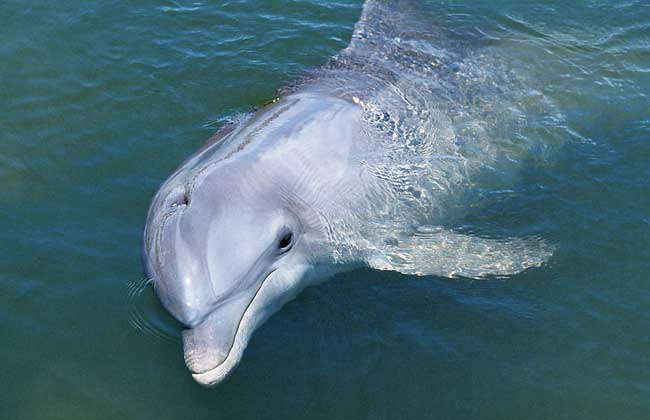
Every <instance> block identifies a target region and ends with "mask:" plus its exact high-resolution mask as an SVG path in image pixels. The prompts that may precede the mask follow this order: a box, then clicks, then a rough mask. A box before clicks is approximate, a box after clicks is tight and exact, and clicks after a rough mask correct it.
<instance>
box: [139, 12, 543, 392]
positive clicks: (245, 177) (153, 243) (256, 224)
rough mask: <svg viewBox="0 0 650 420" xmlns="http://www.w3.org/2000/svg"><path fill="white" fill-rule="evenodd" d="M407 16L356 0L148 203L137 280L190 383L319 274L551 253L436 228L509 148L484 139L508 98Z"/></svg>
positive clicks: (427, 271)
mask: <svg viewBox="0 0 650 420" xmlns="http://www.w3.org/2000/svg"><path fill="white" fill-rule="evenodd" d="M408 7H410V6H408ZM407 10H411V9H408V8H407V6H404V5H403V4H402V3H401V2H399V1H393V2H390V1H368V2H366V4H365V5H364V8H363V12H362V16H361V18H360V20H359V22H358V23H357V24H356V26H355V30H354V33H353V36H352V41H351V43H350V45H349V46H348V47H347V48H346V49H344V50H343V51H341V52H340V53H339V54H337V55H336V56H335V57H334V58H332V59H331V60H330V62H329V63H328V64H327V65H326V66H325V67H324V68H322V69H319V70H317V71H315V72H314V74H313V75H311V76H309V77H306V78H305V80H302V81H301V82H299V83H297V84H296V85H295V86H293V87H291V88H289V89H286V91H285V92H284V93H283V94H282V95H281V96H280V97H278V98H277V99H276V100H274V101H273V102H272V103H270V104H268V105H266V106H264V107H263V108H262V109H260V110H258V111H257V112H256V113H254V114H253V115H251V116H249V117H248V118H246V119H245V120H244V121H241V122H240V123H239V124H237V125H234V126H228V127H226V128H224V129H222V130H220V132H218V133H217V134H216V135H215V136H214V137H213V138H212V139H210V141H209V142H208V144H207V145H206V146H205V147H204V148H203V149H202V150H200V151H199V152H197V153H196V154H195V155H194V156H192V157H191V158H190V159H189V160H187V161H186V162H185V163H184V164H183V165H182V166H181V167H180V168H179V169H178V170H177V171H176V172H175V173H174V174H173V175H172V176H171V177H170V178H169V179H168V180H167V181H166V182H165V183H164V184H163V185H162V186H161V188H160V190H159V191H158V193H157V194H156V196H155V197H154V199H153V202H152V203H151V207H150V209H149V212H148V216H147V223H146V227H145V234H144V245H143V248H144V252H143V254H144V261H145V266H146V271H147V273H148V276H150V278H151V279H152V281H153V284H154V288H155V291H156V293H157V295H158V297H159V299H160V301H161V302H162V304H163V306H164V307H165V308H166V309H167V310H168V311H169V312H170V313H171V314H172V315H173V316H174V317H175V318H176V319H177V320H178V321H180V322H181V323H182V324H183V325H184V326H185V328H186V329H185V330H184V331H183V333H182V338H183V349H184V355H185V362H186V364H187V367H188V368H189V370H190V371H191V372H192V376H193V377H194V379H195V380H196V381H197V382H199V383H200V384H203V385H208V386H209V385H214V384H217V383H219V382H220V381H222V380H223V379H224V378H225V377H226V376H227V375H228V374H230V373H231V372H232V370H233V369H234V367H235V366H236V365H237V364H238V362H239V361H240V360H241V357H242V353H243V351H244V349H245V347H246V345H247V343H248V342H249V339H250V337H251V335H252V333H253V331H255V329H256V328H257V327H258V326H260V324H262V323H263V322H264V321H265V320H266V319H267V318H268V317H269V316H270V315H271V314H273V313H274V312H276V311H277V310H278V309H279V308H280V307H281V306H282V305H283V304H284V303H286V302H288V301H289V300H291V299H293V298H294V297H295V296H296V295H297V294H298V293H299V292H300V291H301V290H303V289H304V288H305V287H307V286H310V285H314V284H316V283H318V282H321V281H323V280H325V279H327V278H328V277H330V276H332V275H333V274H335V273H338V272H342V271H346V270H350V269H353V268H356V267H364V266H365V267H372V268H375V269H380V270H394V271H398V272H401V273H405V274H411V275H437V276H446V277H456V276H463V277H470V278H481V277H485V276H491V275H495V276H508V275H512V274H515V273H518V272H520V271H522V270H524V269H526V268H528V267H533V266H539V265H541V264H543V263H544V262H545V261H546V260H547V259H548V257H549V256H550V255H551V250H550V248H549V247H548V246H547V245H545V243H544V242H543V241H542V240H540V239H531V238H524V239H515V238H498V239H497V238H486V237H479V236H474V235H468V234H464V233H462V232H460V231H458V230H453V229H449V228H444V227H442V226H444V225H445V223H446V222H448V221H449V220H450V219H449V217H450V216H449V213H450V212H454V211H456V210H457V209H458V207H461V206H462V197H463V191H464V190H466V189H467V188H468V187H469V186H470V185H471V184H472V183H473V182H474V180H475V177H478V176H480V174H482V173H485V172H486V171H488V172H489V169H490V168H493V167H495V166H496V165H498V164H499V163H500V162H504V165H506V166H507V165H508V164H509V163H511V162H512V161H513V159H512V156H510V155H509V154H512V153H518V152H517V150H515V149H516V148H508V147H505V148H504V147H501V148H499V147H497V146H495V141H494V136H495V134H494V130H491V128H492V127H494V126H496V124H495V123H494V121H495V120H496V119H498V118H499V117H495V115H497V114H498V115H502V114H510V113H514V112H516V110H514V104H515V103H516V100H513V95H508V94H507V92H506V93H504V92H500V94H499V95H493V92H492V91H490V89H491V86H493V85H494V84H495V83H494V80H496V79H489V78H488V77H487V76H486V73H485V68H486V66H487V64H486V65H482V64H481V62H480V60H479V61H477V60H474V61H469V60H465V59H464V57H463V56H462V55H461V54H457V53H455V52H452V51H453V50H454V48H453V45H452V44H451V43H450V42H449V41H445V40H444V39H443V37H442V36H440V34H439V33H436V32H435V31H433V30H432V29H431V28H430V25H429V24H427V23H426V21H424V20H423V19H421V18H419V17H418V16H416V15H417V13H416V12H408V11H407ZM497 67H498V66H493V68H490V70H489V71H490V72H493V73H496V72H497V70H498V68H497ZM513 83H514V82H513ZM499 89H501V90H503V86H501V87H499ZM481 93H482V96H481V95H480V94H481ZM472 95H474V97H472ZM477 96H481V97H482V98H488V99H489V101H488V100H486V101H484V102H482V103H481V102H480V100H479V101H477V100H476V97H477ZM497 96H498V98H499V99H497ZM496 101H500V102H499V103H498V104H497V102H496ZM485 104H488V105H492V107H490V106H486V105H485ZM495 104H497V105H498V106H495ZM500 110H506V111H500ZM486 115H490V116H491V117H490V118H491V119H490V118H487V117H486ZM502 120H504V121H506V120H507V118H502ZM499 141H500V144H503V143H504V142H507V139H500V140H499ZM504 149H507V150H506V151H504ZM522 153H523V152H522Z"/></svg>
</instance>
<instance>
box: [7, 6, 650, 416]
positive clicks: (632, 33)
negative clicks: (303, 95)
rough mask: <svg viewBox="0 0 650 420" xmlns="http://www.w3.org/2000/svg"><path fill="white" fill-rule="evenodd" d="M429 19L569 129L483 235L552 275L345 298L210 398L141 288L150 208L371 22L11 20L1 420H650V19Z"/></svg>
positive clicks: (351, 288)
mask: <svg viewBox="0 0 650 420" xmlns="http://www.w3.org/2000/svg"><path fill="white" fill-rule="evenodd" d="M423 7H424V8H425V9H426V10H428V11H429V12H430V13H431V14H432V15H433V16H435V19H436V20H437V23H438V24H439V25H441V26H442V27H444V28H447V29H449V30H450V31H451V32H453V33H454V36H456V37H457V39H459V40H461V41H462V42H461V43H467V42H469V43H470V44H471V43H473V42H475V43H476V44H477V45H481V47H484V50H486V51H489V50H490V49H491V48H492V49H494V51H496V52H498V54H500V55H502V56H506V57H510V58H512V60H511V61H510V60H509V61H508V63H512V66H513V68H514V69H513V70H517V71H519V70H521V73H522V74H526V75H527V77H530V79H529V80H531V81H532V82H531V83H533V84H534V88H535V89H537V90H538V91H539V92H541V93H542V94H543V96H544V98H546V99H547V100H548V101H549V103H550V104H552V106H553V107H555V108H556V109H557V111H558V113H557V116H558V117H557V119H556V120H552V121H546V123H545V124H540V126H539V127H538V130H539V132H537V135H538V136H539V137H540V138H543V139H545V140H547V141H548V142H546V143H544V144H553V146H554V147H553V148H551V149H550V150H548V151H547V150H545V149H544V150H540V151H538V153H536V154H535V155H534V156H535V157H539V156H543V158H541V159H537V158H536V159H530V160H529V161H526V162H524V163H523V169H522V170H521V172H520V173H519V174H518V176H517V178H516V180H515V181H513V183H512V185H510V187H509V188H506V189H498V188H492V187H491V186H489V185H488V184H482V185H483V187H482V188H483V190H482V191H481V192H482V194H481V199H480V200H478V201H477V202H476V205H473V206H472V207H471V208H470V210H469V211H468V212H467V213H466V214H465V215H464V216H463V219H462V220H461V221H460V222H462V223H464V224H465V225H467V226H469V227H470V228H477V229H479V230H480V229H485V230H493V229H500V230H505V231H513V232H521V231H524V232H525V231H528V230H529V229H530V230H532V231H533V232H536V233H537V234H540V235H541V236H543V237H544V238H545V240H547V241H549V242H550V243H552V244H553V245H554V246H555V248H556V249H555V254H554V256H553V257H552V258H551V260H550V262H549V264H548V265H546V266H544V267H542V268H539V269H535V270H530V271H527V272H525V273H523V274H520V275H517V276H515V277H513V278H510V279H507V280H500V279H493V280H484V281H468V280H447V279H444V278H436V277H427V278H418V277H409V276H403V275H398V274H395V273H391V272H376V271H371V270H359V271H355V272H352V273H349V274H346V275H342V276H339V277H337V278H335V279H334V280H332V281H330V282H329V283H326V284H324V285H322V286H319V287H316V288H312V289H308V290H306V291H305V292H304V293H303V294H302V295H301V296H300V297H299V298H298V299H297V300H295V301H293V302H291V303H290V304H288V305H287V306H286V307H285V308H284V309H283V310H282V311H280V312H279V313H278V314H277V315H276V316H274V317H273V318H272V319H271V320H269V322H267V323H266V324H265V325H264V326H263V327H262V328H261V329H260V330H258V331H257V332H256V333H255V335H254V336H253V339H252V341H251V343H250V345H249V347H248V349H247V351H246V353H245V355H244V358H243V360H242V363H241V365H240V366H239V368H238V369H237V370H236V371H235V373H234V375H233V376H232V377H231V378H230V379H229V380H228V381H227V382H226V383H224V384H223V385H221V386H219V387H218V388H215V389H210V390H206V389H202V388H200V387H198V386H197V385H196V384H194V383H193V381H192V379H191V377H190V376H189V374H188V373H187V370H186V369H185V366H184V364H183V360H182V354H181V348H180V342H179V339H178V336H179V334H178V329H177V326H176V325H175V324H174V323H173V320H171V319H169V318H168V317H167V315H166V314H165V313H164V311H163V310H162V309H161V308H160V307H159V306H158V304H157V301H156V299H155V297H154V296H153V294H152V293H151V288H149V287H146V282H145V281H144V280H143V273H142V268H141V264H140V242H141V233H142V227H143V223H144V215H145V211H146V208H147V206H148V204H149V201H150V199H151V197H152V196H153V194H154V193H155V191H156V189H157V188H158V186H159V184H160V183H161V182H162V181H163V180H164V179H165V178H166V177H167V176H168V175H169V174H170V173H171V172H172V171H173V169H174V168H175V167H176V166H177V165H178V164H179V163H180V162H181V161H182V160H183V159H184V158H185V157H187V156H188V155H189V154H190V153H191V152H192V151H194V150H195V149H197V148H198V147H199V146H200V145H201V144H202V143H203V141H204V140H205V139H206V138H207V137H209V136H210V135H211V134H212V133H213V132H214V131H215V130H216V128H217V127H218V126H219V125H220V124H222V122H223V121H225V120H227V119H229V118H231V117H232V116H234V115H238V114H241V113H245V112H248V111H250V110H251V107H253V106H257V105H262V104H264V103H265V102H267V101H269V100H271V99H272V98H273V97H274V93H275V91H276V90H277V89H279V88H281V87H283V86H285V85H286V84H288V83H290V82H291V81H292V80H295V78H297V77H299V76H300V75H302V74H304V72H305V71H307V70H308V69H310V68H314V67H315V66H319V65H322V64H324V63H325V62H326V61H327V59H328V58H329V57H331V56H332V55H334V54H335V53H336V52H338V51H339V50H340V49H342V48H344V47H346V46H347V44H348V42H349V37H350V34H351V32H352V28H353V25H354V23H355V22H356V20H357V18H358V16H359V13H360V11H361V4H360V2H356V1H355V2H352V1H343V0H341V1H336V2H325V1H317V0H312V1H304V2H289V1H279V0H278V1H269V2H264V3H263V4H259V2H256V3H254V2H252V1H250V0H241V1H234V2H224V3H220V4H207V2H205V3H204V2H185V1H182V2H181V1H177V2H171V1H170V2H161V3H155V2H137V4H136V3H133V4H127V3H121V4H119V3H112V2H96V3H94V4H89V3H87V2H79V1H73V0H65V1H60V2H57V3H56V5H54V4H53V5H49V4H26V3H25V2H17V1H13V0H9V1H5V2H3V3H2V5H0V16H2V23H3V25H1V27H0V35H1V39H2V40H3V42H2V44H1V45H0V83H1V84H0V86H1V90H0V106H1V109H2V111H3V112H2V118H0V141H1V143H0V144H1V147H2V149H1V152H2V153H0V183H1V185H2V187H3V188H2V189H1V191H0V204H1V206H0V223H1V226H2V227H3V229H2V233H0V241H1V247H2V249H3V251H4V252H3V253H2V255H0V325H2V329H0V331H1V332H2V344H3V345H2V346H0V357H1V359H2V360H3V361H2V363H1V364H0V418H3V419H4V418H6V419H23V418H25V419H35V418H48V419H59V418H60V419H75V418H79V419H85V418H105V419H108V418H136V417H146V418H150V417H151V418H161V419H162V418H169V419H179V418H216V419H221V418H238V419H245V418H300V419H302V418H355V419H356V418H454V419H463V418H467V419H475V418H490V419H491V418H499V419H509V418H512V419H521V418H532V419H548V418H557V419H563V418H565V419H576V418H589V419H612V418H615V419H646V418H648V417H650V398H649V397H648V396H649V395H650V360H649V359H650V334H648V331H649V330H650V315H648V310H647V309H648V307H649V305H650V286H649V285H648V283H649V281H650V279H649V276H648V272H649V269H650V195H649V194H648V191H649V190H650V165H648V162H650V145H649V144H648V138H649V135H650V117H649V115H650V99H649V98H648V96H647V92H649V91H650V41H649V40H650V24H649V23H648V22H650V8H649V7H648V5H647V4H645V3H644V2H633V1H631V2H605V1H579V2H573V3H571V4H564V2H546V3H545V4H544V5H530V4H523V3H520V2H508V1H505V0H500V1H497V2H494V1H492V2H479V4H477V3H476V2H470V1H442V2H431V3H430V4H428V5H426V6H423ZM463 45H465V44H463ZM531 106H534V104H533V105H531ZM548 127H553V130H550V131H545V130H547V129H548ZM549 142H550V143H549ZM547 152H548V155H546V153H547Z"/></svg>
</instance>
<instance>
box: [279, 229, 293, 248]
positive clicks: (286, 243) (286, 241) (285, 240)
mask: <svg viewBox="0 0 650 420" xmlns="http://www.w3.org/2000/svg"><path fill="white" fill-rule="evenodd" d="M292 240H293V233H291V232H287V233H285V234H284V235H283V236H282V238H280V242H278V247H279V248H280V249H281V250H283V251H287V250H288V249H289V247H290V246H291V242H292Z"/></svg>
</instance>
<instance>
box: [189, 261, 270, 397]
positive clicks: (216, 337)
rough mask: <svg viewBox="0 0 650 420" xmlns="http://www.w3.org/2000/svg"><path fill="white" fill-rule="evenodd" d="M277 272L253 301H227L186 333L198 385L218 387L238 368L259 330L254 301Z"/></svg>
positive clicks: (261, 285)
mask: <svg viewBox="0 0 650 420" xmlns="http://www.w3.org/2000/svg"><path fill="white" fill-rule="evenodd" d="M274 272H275V270H272V271H271V272H270V273H269V274H268V275H267V276H266V277H265V278H264V280H262V282H260V286H259V287H258V288H257V290H255V294H254V295H253V297H252V298H250V299H245V298H240V299H237V300H233V301H230V302H227V303H226V304H224V305H223V306H220V307H218V308H217V309H215V310H214V311H213V312H212V313H210V314H209V315H208V316H207V317H206V318H205V319H204V320H203V321H202V322H201V323H200V324H199V325H197V326H195V327H193V328H191V329H187V330H184V331H183V332H182V335H183V352H184V358H185V364H186V366H187V368H188V370H189V371H190V373H191V374H192V378H193V379H194V380H195V381H196V382H197V383H199V384H200V385H203V386H206V387H210V386H214V385H216V384H218V383H219V382H221V381H223V380H224V379H226V378H227V377H228V376H229V375H230V373H231V372H232V371H233V370H234V368H235V367H237V365H238V364H239V361H240V360H241V358H242V356H243V353H244V349H245V348H246V345H247V344H248V340H249V338H250V336H251V334H252V332H253V330H254V328H255V325H254V324H255V322H254V320H255V319H256V317H255V316H254V315H255V314H254V310H253V309H252V306H253V302H255V298H256V297H257V296H258V294H259V291H260V290H261V289H262V287H263V286H264V283H265V282H266V280H267V279H268V278H269V277H270V276H271V274H273V273H274ZM249 296H250V295H249ZM229 321H230V322H229Z"/></svg>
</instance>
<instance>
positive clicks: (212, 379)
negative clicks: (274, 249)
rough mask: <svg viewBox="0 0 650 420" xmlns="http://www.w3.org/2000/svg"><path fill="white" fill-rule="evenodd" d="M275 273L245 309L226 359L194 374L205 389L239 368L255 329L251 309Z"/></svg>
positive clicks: (260, 287) (262, 285)
mask: <svg viewBox="0 0 650 420" xmlns="http://www.w3.org/2000/svg"><path fill="white" fill-rule="evenodd" d="M275 271H276V270H272V271H271V272H270V273H269V274H268V275H267V276H266V277H265V278H264V280H262V282H261V283H260V286H259V287H258V288H257V291H255V295H253V298H252V299H251V300H250V302H249V303H248V305H246V309H244V311H243V313H242V316H241V318H240V319H239V322H238V324H237V329H236V330H235V336H234V338H233V341H232V345H231V346H230V349H229V350H228V354H227V355H226V358H225V359H224V360H223V361H222V362H221V363H219V364H217V365H216V366H214V367H212V368H210V369H208V370H206V371H204V372H192V378H194V380H195V381H196V382H198V383H199V384H200V385H203V386H205V387H211V386H214V385H216V384H217V383H219V382H221V381H223V380H224V379H226V378H227V377H228V376H229V375H230V373H231V372H232V371H233V370H234V368H235V367H237V364H239V361H240V360H241V358H242V355H243V354H244V349H245V348H246V346H247V344H248V338H249V337H250V335H251V333H252V331H253V330H254V329H255V328H254V325H253V324H254V320H255V318H254V317H253V315H254V311H251V307H252V306H253V303H254V302H255V299H256V298H257V296H258V295H259V293H260V290H262V288H263V287H264V284H265V283H266V281H267V280H268V279H269V277H271V275H272V274H273V273H275ZM204 322H209V319H206V320H205V321H204ZM190 330H191V329H190ZM188 367H189V366H188Z"/></svg>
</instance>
